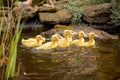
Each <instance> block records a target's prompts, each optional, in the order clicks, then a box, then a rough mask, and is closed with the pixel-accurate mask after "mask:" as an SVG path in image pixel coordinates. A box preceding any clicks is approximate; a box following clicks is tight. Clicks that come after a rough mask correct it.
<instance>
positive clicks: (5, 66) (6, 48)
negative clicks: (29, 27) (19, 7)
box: [0, 0, 22, 80]
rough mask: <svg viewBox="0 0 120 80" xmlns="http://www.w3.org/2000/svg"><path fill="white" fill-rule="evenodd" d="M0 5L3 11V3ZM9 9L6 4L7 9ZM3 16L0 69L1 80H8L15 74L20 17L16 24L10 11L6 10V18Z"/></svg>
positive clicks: (0, 31) (0, 24)
mask: <svg viewBox="0 0 120 80" xmlns="http://www.w3.org/2000/svg"><path fill="white" fill-rule="evenodd" d="M12 2H13V0H12ZM0 4H2V5H1V6H0V7H1V8H3V11H4V6H3V2H2V1H1V2H0ZM12 4H13V3H12ZM11 7H12V6H9V2H8V8H11ZM3 15H4V16H3V17H5V18H3V19H2V20H1V21H0V38H1V43H0V44H1V45H0V61H1V62H2V64H0V65H1V66H0V69H2V80H9V78H13V77H15V72H16V70H15V69H16V58H17V46H18V41H19V38H20V34H21V31H22V28H20V25H21V24H20V21H21V15H19V18H18V21H17V23H16V22H15V21H14V20H12V19H14V17H13V15H12V11H11V10H8V13H7V18H6V16H5V14H3ZM4 22H5V25H4ZM3 27H5V30H4V31H2V30H3ZM1 33H2V34H1Z"/></svg>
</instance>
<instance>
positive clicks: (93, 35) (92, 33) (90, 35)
mask: <svg viewBox="0 0 120 80" xmlns="http://www.w3.org/2000/svg"><path fill="white" fill-rule="evenodd" d="M95 36H96V37H97V36H98V35H96V34H95V33H94V32H91V33H89V41H88V42H85V43H84V45H83V46H86V47H87V46H88V47H90V46H92V47H95V40H94V37H95Z"/></svg>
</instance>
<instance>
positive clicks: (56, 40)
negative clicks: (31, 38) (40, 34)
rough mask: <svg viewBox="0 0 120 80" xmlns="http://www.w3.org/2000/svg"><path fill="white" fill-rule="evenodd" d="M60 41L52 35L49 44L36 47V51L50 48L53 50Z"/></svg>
mask: <svg viewBox="0 0 120 80" xmlns="http://www.w3.org/2000/svg"><path fill="white" fill-rule="evenodd" d="M59 40H60V39H59V38H58V36H56V35H53V36H52V37H51V41H50V42H47V43H45V44H43V45H41V46H39V47H37V48H36V49H37V50H39V49H43V50H48V49H52V48H55V47H57V46H58V41H59Z"/></svg>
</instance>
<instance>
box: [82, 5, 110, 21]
mask: <svg viewBox="0 0 120 80" xmlns="http://www.w3.org/2000/svg"><path fill="white" fill-rule="evenodd" d="M82 8H83V13H82V14H83V19H84V20H85V21H86V22H89V23H106V22H108V21H109V20H110V14H111V3H104V4H97V5H89V6H83V7H82Z"/></svg>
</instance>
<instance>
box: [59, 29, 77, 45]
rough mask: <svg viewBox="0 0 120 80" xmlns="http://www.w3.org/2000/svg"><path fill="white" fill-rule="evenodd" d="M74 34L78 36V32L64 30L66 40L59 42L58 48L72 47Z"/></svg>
mask: <svg viewBox="0 0 120 80" xmlns="http://www.w3.org/2000/svg"><path fill="white" fill-rule="evenodd" d="M73 34H76V32H74V31H72V30H64V32H63V35H64V38H62V39H61V40H60V41H59V43H58V46H60V47H68V46H69V45H70V42H71V41H72V37H73Z"/></svg>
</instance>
